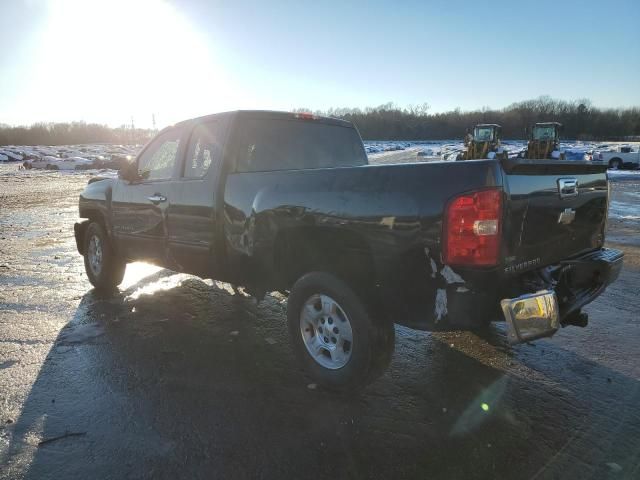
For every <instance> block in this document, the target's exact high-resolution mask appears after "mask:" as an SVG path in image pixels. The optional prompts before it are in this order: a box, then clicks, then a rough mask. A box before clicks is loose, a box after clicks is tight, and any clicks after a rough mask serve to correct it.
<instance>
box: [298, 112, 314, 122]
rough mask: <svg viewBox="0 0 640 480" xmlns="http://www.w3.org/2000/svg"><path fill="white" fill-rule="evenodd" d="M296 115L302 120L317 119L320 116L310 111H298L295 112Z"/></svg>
mask: <svg viewBox="0 0 640 480" xmlns="http://www.w3.org/2000/svg"><path fill="white" fill-rule="evenodd" d="M295 117H296V118H298V119H301V120H317V119H318V117H317V116H315V115H314V114H313V113H310V112H298V113H296V114H295Z"/></svg>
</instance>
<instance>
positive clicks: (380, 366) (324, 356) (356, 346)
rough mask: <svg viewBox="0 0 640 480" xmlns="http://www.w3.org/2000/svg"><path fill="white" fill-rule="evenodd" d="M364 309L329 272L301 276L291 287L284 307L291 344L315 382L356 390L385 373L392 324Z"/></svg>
mask: <svg viewBox="0 0 640 480" xmlns="http://www.w3.org/2000/svg"><path fill="white" fill-rule="evenodd" d="M368 310H369V309H367V306H366V305H365V304H364V303H363V302H362V300H361V299H360V297H359V296H358V295H356V293H355V292H354V291H353V290H352V289H351V287H349V285H347V284H346V283H345V282H343V281H342V280H340V279H339V278H337V277H335V276H334V275H331V274H329V273H325V272H311V273H307V274H306V275H304V276H302V277H301V278H300V279H299V280H298V281H297V282H296V283H295V284H294V286H293V288H292V289H291V294H290V295H289V300H288V304H287V321H288V324H289V334H290V336H291V343H292V346H293V349H294V351H295V353H296V355H297V357H298V359H299V360H300V361H301V363H302V365H303V366H304V368H305V370H306V371H307V372H308V373H309V374H310V376H311V377H312V378H313V379H314V380H315V381H316V382H317V383H319V384H321V385H323V386H324V387H327V388H330V389H333V390H342V391H357V390H359V389H360V388H362V387H364V386H365V385H367V384H369V383H371V382H372V381H374V380H375V379H376V378H378V377H379V376H380V375H382V373H384V371H385V370H386V369H387V367H388V366H389V363H390V361H391V357H392V355H393V350H394V346H395V334H394V328H393V324H392V323H391V322H389V321H386V320H384V319H381V318H374V317H372V316H371V315H370V313H369V311H368Z"/></svg>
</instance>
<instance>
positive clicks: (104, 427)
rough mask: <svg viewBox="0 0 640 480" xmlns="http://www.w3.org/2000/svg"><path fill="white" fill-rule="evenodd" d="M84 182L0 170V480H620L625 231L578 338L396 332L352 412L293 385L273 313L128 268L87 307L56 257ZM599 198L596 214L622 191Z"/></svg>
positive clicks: (633, 249)
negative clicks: (614, 276) (381, 371)
mask: <svg viewBox="0 0 640 480" xmlns="http://www.w3.org/2000/svg"><path fill="white" fill-rule="evenodd" d="M87 178H88V174H86V173H83V174H67V175H65V174H61V173H53V172H19V173H16V172H15V166H13V167H11V168H10V167H7V166H2V167H1V168H0V479H14V478H29V479H48V478H51V479H63V478H64V479H66V478H82V479H86V478H114V479H121V478H171V479H174V478H273V479H281V478H329V477H330V478H334V479H335V478H356V479H357V478H381V479H387V478H421V479H425V478H429V479H433V478H447V479H448V478H457V479H474V478H480V479H484V478H490V479H494V478H495V479H502V478H525V479H530V478H536V479H543V478H544V479H546V478H562V479H572V478H579V479H582V480H584V479H608V478H610V479H621V478H625V479H637V478H640V318H639V316H638V314H637V309H638V297H637V289H638V286H639V285H640V261H639V258H640V255H639V253H638V238H637V234H638V231H637V230H636V231H635V232H634V231H631V232H629V230H628V228H627V226H628V225H627V226H625V223H624V221H623V220H619V221H612V222H611V223H610V229H611V236H612V238H615V240H616V242H617V243H616V245H618V246H619V247H620V248H623V249H624V250H625V252H626V253H627V261H626V264H625V269H624V271H623V273H622V275H621V277H620V279H619V280H618V282H617V283H616V284H614V285H613V286H612V287H610V289H609V290H608V291H607V292H606V293H605V294H604V295H603V296H601V297H600V298H599V299H598V300H597V301H596V302H594V303H593V304H591V305H590V306H589V307H588V308H587V311H588V313H589V314H590V317H591V320H590V324H589V326H588V327H587V328H585V329H580V328H577V327H569V328H566V329H563V330H562V331H561V332H559V333H558V334H557V335H556V336H555V337H553V338H552V339H547V340H541V341H538V342H536V343H535V344H531V345H521V346H517V347H515V348H509V347H507V345H506V340H505V335H504V329H503V328H502V326H501V325H500V324H497V325H496V326H495V327H494V328H493V329H492V331H491V332H490V333H489V334H488V335H486V336H485V337H482V338H480V337H478V336H476V335H474V334H471V333H448V334H437V335H436V334H429V333H424V332H416V331H412V330H408V329H404V328H397V330H396V335H397V346H396V352H395V355H394V357H393V362H392V365H391V368H390V369H389V371H388V372H387V373H386V374H385V375H384V376H383V377H382V378H381V379H380V380H378V381H377V382H375V383H374V384H373V385H371V386H369V387H368V388H367V389H365V390H364V392H362V394H361V395H359V396H357V397H352V398H347V397H342V396H338V395H335V394H331V393H328V392H325V391H322V390H321V389H320V388H314V387H315V386H314V385H312V384H310V383H309V382H310V380H309V379H308V378H306V377H305V375H304V373H303V372H302V371H301V369H300V368H299V367H298V366H297V365H296V363H295V361H294V356H293V353H292V351H291V349H290V347H289V345H288V339H287V333H286V325H285V314H284V312H285V303H284V302H285V299H284V298H283V297H281V296H277V295H276V296H269V297H267V299H266V300H265V301H264V302H262V303H260V304H259V305H256V303H255V302H254V301H253V300H252V299H251V298H248V297H245V296H244V295H238V294H233V291H232V290H231V289H230V287H229V286H228V285H226V284H222V283H216V282H211V281H203V280H200V279H198V278H195V277H190V276H187V275H181V274H176V273H174V272H170V271H167V270H161V269H157V268H153V267H149V266H145V265H142V264H133V265H130V266H129V268H128V271H127V275H126V278H125V282H124V284H123V288H122V289H121V291H120V293H119V294H117V295H115V296H113V297H110V298H102V297H100V296H98V295H97V294H96V293H94V292H93V290H92V289H91V286H90V284H89V282H88V281H87V279H86V276H85V274H84V269H83V264H82V259H81V257H80V256H79V255H78V254H77V252H76V250H75V244H74V239H73V233H72V232H73V228H72V225H73V223H74V221H75V220H76V214H77V213H76V201H77V194H78V193H79V192H80V190H81V189H82V188H83V186H84V184H85V183H86V180H87ZM628 188H630V187H628V186H626V184H625V182H618V183H616V184H615V185H614V198H616V196H621V195H622V196H624V195H626V194H627V193H628V191H627V190H628Z"/></svg>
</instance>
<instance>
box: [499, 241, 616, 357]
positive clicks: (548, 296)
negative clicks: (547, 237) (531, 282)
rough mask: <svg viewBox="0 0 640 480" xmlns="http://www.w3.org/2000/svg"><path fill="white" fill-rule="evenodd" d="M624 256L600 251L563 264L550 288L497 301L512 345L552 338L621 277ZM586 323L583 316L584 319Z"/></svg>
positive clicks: (608, 251)
mask: <svg viewBox="0 0 640 480" xmlns="http://www.w3.org/2000/svg"><path fill="white" fill-rule="evenodd" d="M623 257H624V254H623V253H622V252H621V251H619V250H614V249H607V248H603V249H601V250H597V251H595V252H590V253H588V254H586V255H583V256H581V257H578V258H575V259H571V260H567V261H564V262H562V263H561V264H560V266H559V267H558V268H557V281H555V282H554V283H553V284H551V288H549V289H546V290H541V291H538V292H536V293H528V294H525V295H521V296H519V297H516V298H505V299H503V300H502V301H501V302H500V306H501V307H502V312H503V315H504V318H505V320H506V322H507V337H508V340H509V342H510V343H511V344H517V343H522V342H528V341H532V340H536V339H538V338H543V337H550V336H552V335H554V334H555V333H556V332H557V331H558V329H559V328H560V326H561V325H564V324H571V323H573V322H572V321H571V319H572V318H573V317H575V316H576V315H579V314H580V309H581V308H582V307H584V306H585V305H587V304H588V303H590V302H592V301H593V300H595V299H596V298H597V297H598V296H599V295H600V294H601V293H602V292H604V290H605V289H606V288H607V286H608V285H610V284H611V283H612V282H614V281H615V280H616V279H617V278H618V276H619V275H620V271H621V269H622V264H623ZM585 324H586V316H585Z"/></svg>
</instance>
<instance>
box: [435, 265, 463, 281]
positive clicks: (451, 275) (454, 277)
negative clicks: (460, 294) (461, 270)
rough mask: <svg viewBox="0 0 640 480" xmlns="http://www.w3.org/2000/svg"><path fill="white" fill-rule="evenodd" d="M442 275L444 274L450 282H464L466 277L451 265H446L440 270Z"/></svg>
mask: <svg viewBox="0 0 640 480" xmlns="http://www.w3.org/2000/svg"><path fill="white" fill-rule="evenodd" d="M440 275H442V276H443V277H444V279H445V281H446V282H447V283H449V284H451V283H464V279H463V278H462V277H461V276H460V275H458V274H457V273H456V272H454V271H453V269H452V268H451V267H450V266H449V265H445V266H444V267H443V268H442V270H440Z"/></svg>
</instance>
